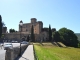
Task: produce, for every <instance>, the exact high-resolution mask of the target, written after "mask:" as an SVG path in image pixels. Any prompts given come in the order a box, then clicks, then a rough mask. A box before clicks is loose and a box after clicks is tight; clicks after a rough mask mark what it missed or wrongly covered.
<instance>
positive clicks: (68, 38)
mask: <svg viewBox="0 0 80 60" xmlns="http://www.w3.org/2000/svg"><path fill="white" fill-rule="evenodd" d="M59 34H60V38H61V42H63V43H64V44H65V45H67V46H72V47H78V38H77V36H76V35H75V33H74V32H73V31H72V30H70V29H67V28H61V29H59Z"/></svg>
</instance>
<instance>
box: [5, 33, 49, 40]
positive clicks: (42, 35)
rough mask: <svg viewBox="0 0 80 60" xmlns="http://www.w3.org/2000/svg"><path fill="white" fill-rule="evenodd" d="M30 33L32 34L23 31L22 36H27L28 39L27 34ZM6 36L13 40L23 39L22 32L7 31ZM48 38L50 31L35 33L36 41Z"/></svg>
mask: <svg viewBox="0 0 80 60" xmlns="http://www.w3.org/2000/svg"><path fill="white" fill-rule="evenodd" d="M28 35H30V34H27V33H25V32H22V33H21V38H22V37H24V36H25V38H26V39H27V36H28ZM4 37H5V38H7V39H9V40H11V39H14V40H21V39H20V33H19V32H18V33H6V34H4ZM43 38H44V40H46V38H48V33H47V32H42V33H40V34H35V40H36V41H39V40H41V39H43Z"/></svg>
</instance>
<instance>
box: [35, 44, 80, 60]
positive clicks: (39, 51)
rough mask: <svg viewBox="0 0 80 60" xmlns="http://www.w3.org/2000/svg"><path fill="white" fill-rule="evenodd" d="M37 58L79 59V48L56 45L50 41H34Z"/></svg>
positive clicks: (43, 59)
mask: <svg viewBox="0 0 80 60" xmlns="http://www.w3.org/2000/svg"><path fill="white" fill-rule="evenodd" d="M34 48H35V52H36V55H37V57H38V60H80V49H79V48H72V47H69V48H68V47H67V48H63V47H56V46H54V45H53V44H51V43H43V44H40V43H34Z"/></svg>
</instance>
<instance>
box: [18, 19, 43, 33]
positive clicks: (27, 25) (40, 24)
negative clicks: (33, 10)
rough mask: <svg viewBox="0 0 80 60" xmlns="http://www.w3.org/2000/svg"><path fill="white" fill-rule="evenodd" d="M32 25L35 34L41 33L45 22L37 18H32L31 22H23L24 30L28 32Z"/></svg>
mask: <svg viewBox="0 0 80 60" xmlns="http://www.w3.org/2000/svg"><path fill="white" fill-rule="evenodd" d="M32 25H33V27H34V34H40V33H41V32H42V28H43V22H42V21H37V19H36V18H31V22H30V23H23V26H22V32H23V33H26V34H30V33H31V27H32ZM19 31H21V27H20V26H19Z"/></svg>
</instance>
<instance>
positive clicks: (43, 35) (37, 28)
mask: <svg viewBox="0 0 80 60" xmlns="http://www.w3.org/2000/svg"><path fill="white" fill-rule="evenodd" d="M30 20H31V22H30V23H23V25H22V27H20V25H19V31H18V32H14V33H5V31H6V30H7V28H6V30H4V32H3V34H4V38H6V39H18V40H20V34H21V37H25V38H27V36H28V35H30V34H31V27H32V25H33V27H34V34H35V40H36V41H39V40H41V39H44V40H47V39H48V32H47V30H48V29H47V30H46V29H44V28H43V22H42V21H37V19H36V18H31V19H30Z"/></svg>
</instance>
